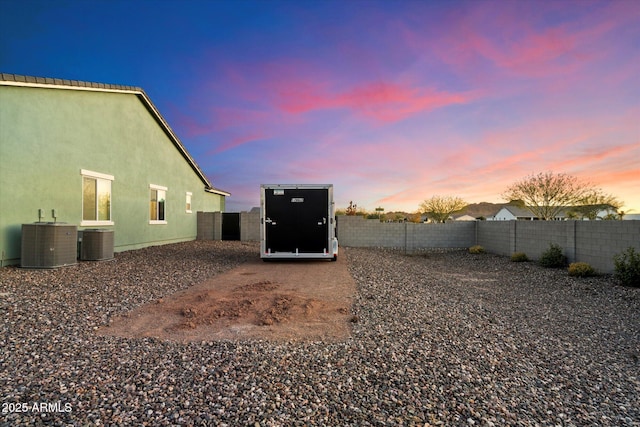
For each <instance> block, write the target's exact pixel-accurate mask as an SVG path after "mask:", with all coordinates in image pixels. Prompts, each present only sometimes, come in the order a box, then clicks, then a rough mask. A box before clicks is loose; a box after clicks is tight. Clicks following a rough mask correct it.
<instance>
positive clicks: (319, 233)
mask: <svg viewBox="0 0 640 427" xmlns="http://www.w3.org/2000/svg"><path fill="white" fill-rule="evenodd" d="M265 212H266V215H265V216H266V218H265V239H266V247H267V249H270V250H271V252H292V253H295V252H299V253H323V252H324V251H329V250H330V248H331V247H330V245H329V244H330V241H329V221H330V218H328V212H329V195H328V192H327V190H326V189H310V188H299V189H289V188H287V189H273V188H267V189H266V190H265Z"/></svg>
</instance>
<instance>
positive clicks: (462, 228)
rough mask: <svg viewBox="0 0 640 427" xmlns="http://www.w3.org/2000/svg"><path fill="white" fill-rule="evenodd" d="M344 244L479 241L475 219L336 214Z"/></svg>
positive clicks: (411, 246) (418, 245)
mask: <svg viewBox="0 0 640 427" xmlns="http://www.w3.org/2000/svg"><path fill="white" fill-rule="evenodd" d="M337 221H338V242H339V244H340V245H341V246H353V247H383V248H402V249H406V250H407V251H408V252H413V251H414V250H419V249H425V248H464V247H469V246H473V245H474V244H475V241H476V237H475V230H476V226H475V222H466V221H465V222H457V223H446V224H414V223H406V222H405V223H395V222H392V223H385V222H380V221H379V220H377V219H365V218H363V217H362V216H345V215H340V216H338V217H337Z"/></svg>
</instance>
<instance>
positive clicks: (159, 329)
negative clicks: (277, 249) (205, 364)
mask: <svg viewBox="0 0 640 427" xmlns="http://www.w3.org/2000/svg"><path fill="white" fill-rule="evenodd" d="M355 291H356V287H355V282H354V281H353V279H352V277H351V275H350V274H349V272H348V269H347V264H346V260H345V259H344V258H339V259H338V261H337V262H326V261H304V260H299V261H298V260H296V261H278V262H270V263H264V262H262V261H261V260H260V259H259V258H257V257H256V260H252V261H250V262H247V263H245V264H243V265H241V266H240V267H238V268H236V269H234V270H231V271H229V272H226V273H224V274H221V275H219V276H216V277H213V278H212V279H210V280H208V281H206V282H204V283H201V284H198V285H196V286H192V287H191V288H189V289H186V290H183V291H180V292H177V293H175V294H172V295H167V296H166V297H163V298H161V299H159V300H157V301H155V302H153V303H151V304H148V305H146V306H143V307H140V308H139V309H137V310H135V311H133V312H130V313H127V314H125V315H123V316H121V317H118V318H116V319H113V321H112V323H111V324H110V325H109V326H108V327H104V328H102V329H101V330H100V331H99V332H98V333H99V334H102V335H117V336H125V337H157V338H161V339H169V340H177V341H199V340H216V339H232V340H236V339H265V340H325V341H326V340H328V341H336V340H343V339H346V338H347V337H348V336H349V334H350V330H351V327H350V326H351V322H353V321H354V318H353V317H352V316H351V315H350V307H351V302H352V298H353V296H354V295H355Z"/></svg>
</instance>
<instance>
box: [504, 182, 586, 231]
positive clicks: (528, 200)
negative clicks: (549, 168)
mask: <svg viewBox="0 0 640 427" xmlns="http://www.w3.org/2000/svg"><path fill="white" fill-rule="evenodd" d="M593 191H594V189H593V188H592V187H591V186H590V185H589V184H586V183H583V182H581V181H578V179H577V178H576V177H574V176H571V175H567V174H565V173H558V174H554V173H553V172H544V173H539V174H537V175H529V176H527V177H525V178H523V179H522V180H520V181H517V182H516V183H514V184H512V185H511V186H510V187H509V188H507V191H505V192H504V193H503V195H502V196H503V197H504V198H505V199H506V200H522V201H523V202H524V203H525V206H526V207H527V209H529V210H530V211H531V212H532V213H533V214H534V215H535V216H537V217H538V218H539V219H541V220H552V219H554V218H556V217H557V216H558V215H559V214H560V213H561V212H562V211H563V210H564V209H565V208H567V207H569V206H577V205H580V204H582V200H584V199H585V197H587V196H588V195H589V194H591V193H592V192H593Z"/></svg>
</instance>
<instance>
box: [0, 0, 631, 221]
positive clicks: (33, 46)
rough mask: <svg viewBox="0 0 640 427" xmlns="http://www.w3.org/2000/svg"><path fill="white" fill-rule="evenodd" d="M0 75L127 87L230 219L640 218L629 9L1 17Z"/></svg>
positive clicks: (385, 5) (103, 10)
mask: <svg viewBox="0 0 640 427" xmlns="http://www.w3.org/2000/svg"><path fill="white" fill-rule="evenodd" d="M0 72H5V73H14V74H22V75H29V76H38V77H56V78H62V79H69V80H83V81H91V82H101V83H111V84H122V85H131V86H139V87H141V88H143V89H144V90H145V92H146V93H147V94H148V95H149V97H150V98H151V100H152V101H153V103H154V104H155V105H156V106H157V107H158V109H159V110H160V112H161V114H162V115H163V116H164V118H165V119H166V120H167V122H168V123H169V124H170V126H171V127H172V128H173V130H174V131H175V133H176V134H177V135H178V137H179V138H180V139H181V141H182V143H183V144H184V145H185V147H186V148H187V150H188V151H189V152H190V153H191V154H192V156H193V157H194V158H195V159H196V162H197V163H198V164H199V166H200V168H201V169H202V170H203V171H204V172H205V174H206V175H207V176H208V177H209V179H210V181H211V182H212V184H213V185H214V186H215V187H217V188H221V189H223V190H226V191H229V192H230V193H232V195H231V197H229V198H228V199H227V211H240V210H248V209H250V208H251V207H253V206H258V205H259V186H260V184H263V183H332V184H334V194H335V199H336V205H337V207H338V208H345V207H346V206H347V205H348V204H349V201H351V200H352V201H353V202H354V203H357V204H358V206H359V207H362V208H365V209H367V210H369V211H373V210H374V209H375V208H376V207H383V208H384V209H385V210H386V211H395V210H404V211H407V212H415V211H416V210H417V209H418V206H419V204H420V202H421V201H423V200H425V199H427V198H430V197H431V196H433V195H452V196H458V197H461V198H463V199H464V200H466V201H467V202H469V203H474V202H481V201H486V202H504V201H505V200H504V199H503V198H502V196H501V195H502V193H504V192H505V190H506V188H507V187H508V186H509V185H510V184H512V183H513V182H515V181H517V180H520V179H522V178H524V177H525V176H527V175H531V174H537V173H539V172H546V171H552V172H556V173H560V172H563V173H568V174H571V175H574V176H576V177H578V178H579V179H583V180H587V181H589V182H591V183H593V184H594V185H596V186H597V187H600V188H601V189H603V190H604V191H605V192H607V193H610V194H612V195H614V196H616V197H618V199H620V200H622V201H624V202H625V203H624V207H623V208H622V209H623V210H631V209H633V211H632V212H633V213H640V2H637V1H627V0H621V1H586V0H585V1H575V2H573V1H544V0H537V1H526V0H523V1H513V0H504V1H495V2H494V1H482V0H480V1H426V0H425V1H417V0H395V1H391V0H389V1H361V0H353V1H332V0H314V1H304V0H301V1H293V0H291V1H269V0H264V1H242V0H241V1H204V0H185V1H169V0H157V1H153V0H146V1H120V0H109V1H106V0H88V1H30V0H15V1H14V0H0Z"/></svg>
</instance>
